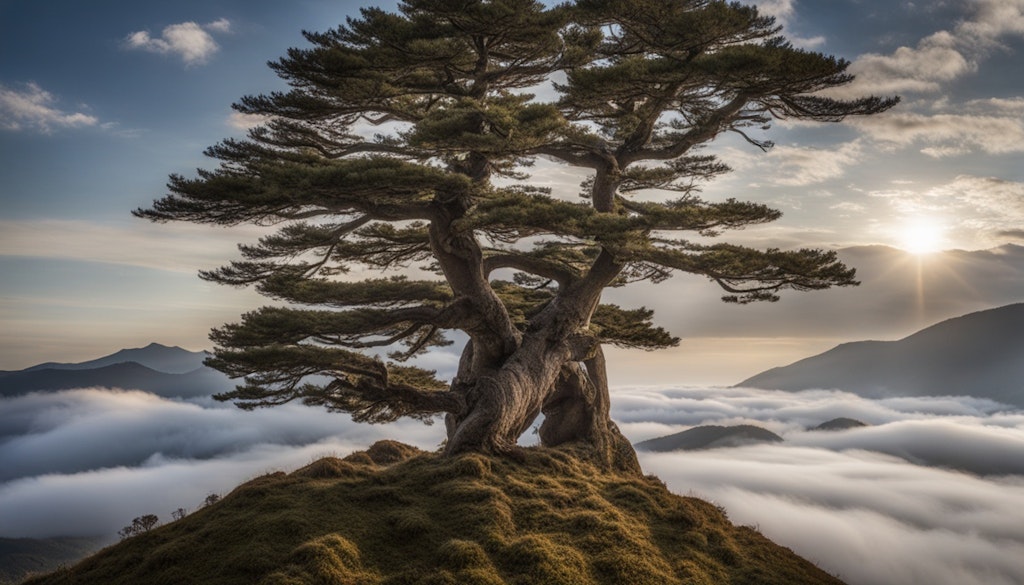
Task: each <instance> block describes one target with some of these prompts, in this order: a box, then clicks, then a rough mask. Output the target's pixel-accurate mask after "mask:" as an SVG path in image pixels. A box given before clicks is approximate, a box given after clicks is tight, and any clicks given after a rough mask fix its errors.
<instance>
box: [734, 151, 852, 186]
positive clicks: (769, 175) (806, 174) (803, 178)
mask: <svg viewBox="0 0 1024 585" xmlns="http://www.w3.org/2000/svg"><path fill="white" fill-rule="evenodd" d="M863 154H864V152H863V148H862V143H861V141H859V140H854V141H852V142H847V143H845V144H841V145H838V146H836V147H835V148H831V149H823V148H812V147H804V146H790V145H777V146H774V147H773V148H772V149H771V150H769V151H768V152H767V153H762V152H752V151H750V150H744V149H740V148H735V147H723V148H722V149H721V151H720V156H721V157H722V160H723V161H724V162H726V163H728V164H729V166H730V167H732V168H733V169H734V170H736V171H738V173H739V174H741V175H742V176H746V177H757V181H758V184H761V183H767V184H772V185H781V186H785V187H806V186H808V185H816V184H819V183H823V182H825V181H828V180H831V179H836V178H839V177H842V176H843V175H845V174H846V171H847V169H848V168H850V167H852V166H854V165H856V164H857V163H858V162H860V161H861V160H862V158H863Z"/></svg>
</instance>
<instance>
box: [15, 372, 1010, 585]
mask: <svg viewBox="0 0 1024 585" xmlns="http://www.w3.org/2000/svg"><path fill="white" fill-rule="evenodd" d="M612 403H613V417H614V418H615V419H616V420H617V421H618V422H619V424H620V427H621V428H622V430H623V432H624V433H625V434H626V435H627V436H628V437H629V438H630V439H631V440H633V441H635V442H636V441H641V440H644V439H649V438H653V437H658V436H663V435H667V434H671V433H674V432H678V431H681V430H685V429H687V428H690V427H692V426H695V425H700V424H719V425H732V424H756V425H759V426H762V427H764V428H767V429H770V430H772V431H774V432H776V433H778V434H780V435H781V436H783V438H784V439H785V441H784V442H783V443H777V444H764V445H751V446H746V447H738V448H730V449H716V450H710V451H695V452H684V453H641V454H640V458H641V462H642V464H643V466H644V469H645V471H646V472H647V473H652V474H655V475H657V476H659V477H660V478H662V479H663V480H664V481H665V482H666V484H668V486H669V487H670V488H671V489H672V490H673V491H675V492H677V493H680V494H684V495H687V494H692V495H697V496H699V497H702V498H704V499H707V500H711V501H714V502H715V503H718V504H720V505H722V506H723V507H724V508H725V509H726V510H727V511H728V513H729V516H730V518H731V519H732V520H733V522H735V523H737V524H744V525H751V526H755V527H757V528H758V529H759V530H760V531H761V532H762V533H764V534H765V535H767V536H768V537H770V538H772V539H773V540H775V541H776V542H778V543H780V544H782V545H784V546H788V547H790V548H792V549H793V550H795V551H796V552H797V553H798V554H801V555H802V556H804V557H806V558H808V559H810V560H811V561H813V562H815V563H817V564H818V565H819V566H821V567H822V568H823V569H825V570H827V571H829V572H832V573H834V574H837V575H839V576H840V577H841V578H842V579H844V580H845V581H847V582H848V583H850V585H872V584H891V583H900V584H917V583H920V584H929V585H931V584H935V585H946V584H948V585H975V584H976V585H1002V584H1007V585H1010V584H1017V583H1024V524H1022V523H1021V522H1020V511H1021V510H1024V412H1021V411H1015V410H1012V409H1010V408H1008V407H1006V406H1004V405H1000V404H998V403H995V402H992V401H988V400H983V399H977V398H971V397H920V398H893V399H886V400H868V399H864V398H860V397H857V396H855V395H852V394H848V393H844V392H839V391H805V392H798V393H789V392H777V391H766V390H754V389H745V388H678V387H676V388H618V389H615V390H613V397H612ZM836 417H849V418H855V419H858V420H861V421H863V422H865V423H868V425H869V426H867V427H862V428H855V429H849V430H845V431H838V432H825V431H808V430H807V429H808V428H811V427H813V426H815V425H818V424H820V423H822V422H825V421H827V420H830V419H832V418H836ZM384 438H391V439H397V440H401V441H404V442H406V443H409V444H413V445H416V446H418V447H421V448H424V449H435V448H437V446H438V444H439V443H440V442H441V440H442V439H443V425H434V426H425V425H422V424H420V423H418V422H414V421H404V422H399V423H394V424H390V425H361V424H354V423H352V422H351V421H350V420H349V419H348V417H347V416H346V415H343V414H332V413H328V412H325V411H323V410H319V409H312V408H306V407H303V406H301V405H286V406H283V407H277V408H274V409H267V410H257V411H252V412H246V411H241V410H238V409H236V408H234V407H232V406H230V405H224V404H220V403H216V402H213V401H212V400H207V399H200V400H193V401H174V400H167V399H163V398H160V397H157V396H153V395H151V394H147V393H143V392H137V391H115V390H107V389H95V388H91V389H80V390H69V391H61V392H52V393H36V394H30V395H27V396H20V397H15V398H6V399H0V537H36V538H43V537H50V536H86V535H110V536H111V538H113V537H114V535H115V534H116V532H117V530H118V529H120V528H121V527H123V526H125V525H127V524H129V523H130V522H131V519H132V518H134V517H136V516H140V515H142V514H150V513H152V514H156V515H158V516H159V517H160V518H161V519H162V520H164V521H166V520H169V519H170V516H171V511H173V510H176V509H177V508H179V507H181V508H186V509H195V508H197V507H198V506H200V505H201V503H202V502H203V500H204V499H205V497H206V496H207V495H209V494H211V493H216V494H224V493H226V492H228V491H230V490H231V489H232V488H233V487H234V486H235V485H237V484H239V483H241V482H243V481H246V480H248V479H251V478H253V477H256V476H259V475H262V474H264V473H268V472H272V471H277V470H284V471H291V470H293V469H295V468H297V467H300V466H302V465H305V464H307V463H309V462H311V461H313V460H315V459H317V458H319V457H322V456H324V455H345V454H347V453H349V452H351V451H353V450H356V449H361V448H365V447H367V446H368V445H370V444H372V443H373V442H374V441H377V440H379V439H384ZM530 439H531V437H530V436H529V435H528V436H527V437H526V438H525V440H526V441H529V440H530Z"/></svg>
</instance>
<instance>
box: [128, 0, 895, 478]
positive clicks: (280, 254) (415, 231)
mask: <svg viewBox="0 0 1024 585" xmlns="http://www.w3.org/2000/svg"><path fill="white" fill-rule="evenodd" d="M779 32H780V29H779V27H778V26H777V25H776V23H775V22H774V20H773V19H772V18H769V17H764V16H761V15H759V14H758V12H757V11H756V9H754V8H752V7H747V6H742V5H740V4H737V3H728V2H721V1H715V0H578V1H577V2H576V3H575V4H566V5H560V6H557V7H553V8H549V7H546V6H545V5H543V4H541V3H540V2H536V1H534V0H403V2H402V3H401V5H400V11H399V12H398V13H389V12H386V11H383V10H380V9H376V8H365V9H363V10H362V11H361V16H360V17H359V18H352V19H349V20H348V21H347V23H346V24H345V25H343V26H340V27H338V28H335V29H333V30H330V31H328V32H324V33H310V32H307V33H304V34H305V37H306V39H307V40H308V41H309V43H310V47H308V48H301V49H291V50H289V52H288V54H287V56H286V57H284V58H282V59H280V60H279V61H277V62H274V63H271V65H270V66H271V68H272V69H273V70H274V71H275V72H276V73H277V74H278V75H279V76H280V77H281V78H283V79H284V80H285V81H287V83H288V84H289V86H290V90H288V91H284V92H274V93H270V94H269V95H259V96H248V97H244V98H242V99H241V101H240V102H239V103H237V104H235V108H236V109H237V110H238V111H239V112H242V113H245V114H254V115H259V116H263V117H265V119H266V120H267V121H266V123H265V124H263V125H262V126H260V127H258V128H256V129H254V130H252V131H250V133H249V135H248V137H247V138H246V139H244V140H235V139H228V140H225V141H223V142H221V143H219V144H217V145H216V146H213V147H211V148H209V149H208V150H207V154H208V155H209V156H211V157H213V158H214V159H217V160H219V161H220V164H219V166H218V167H217V168H216V169H214V170H200V171H198V176H197V177H195V178H186V177H183V176H172V177H171V179H170V183H169V190H170V193H169V194H168V195H167V196H166V197H164V198H162V199H159V200H157V201H156V202H155V203H154V205H153V207H152V208H151V209H145V210H141V209H140V210H136V212H135V214H136V215H138V216H140V217H144V218H148V219H151V220H155V221H167V220H183V221H191V222H199V223H210V224H224V225H235V224H242V223H256V224H279V225H280V228H279V230H278V231H277V232H276V233H275V234H273V235H270V236H267V237H264V238H262V239H261V240H260V241H259V242H258V243H257V244H255V245H247V246H242V247H241V252H242V256H243V259H241V260H238V261H234V262H232V263H231V264H230V265H228V266H226V267H223V268H221V269H218V270H214V271H210V272H204V273H201V276H202V277H203V278H205V279H208V280H211V281H214V282H218V283H222V284H228V285H235V286H255V287H256V289H257V290H258V291H259V292H260V293H262V294H263V295H266V296H268V297H270V298H273V299H277V300H279V301H282V302H283V304H282V305H280V306H269V307H264V308H261V309H259V310H257V311H254V312H251V313H248V314H246V315H244V316H243V317H242V320H241V322H240V323H234V324H228V325H225V326H223V327H221V328H219V329H216V330H214V332H213V334H212V336H211V337H212V339H213V340H214V342H215V343H216V351H215V357H214V358H212V359H211V360H210V362H209V363H210V365H212V366H213V367H215V368H217V369H219V370H221V371H223V372H226V373H227V374H229V375H231V376H234V377H244V380H245V382H244V384H242V385H240V386H238V387H237V389H236V390H234V391H233V392H229V393H226V394H223V395H220V396H218V398H220V399H223V400H234V401H236V402H237V404H238V405H239V406H241V407H243V408H255V407H263V406H272V405H277V404H283V403H285V402H289V401H292V400H301V401H303V402H305V403H307V404H312V405H323V406H325V407H327V408H328V409H331V410H337V411H344V412H347V413H350V414H351V415H352V417H353V419H354V420H356V421H366V422H385V421H392V420H395V419H397V418H399V417H406V416H408V417H416V418H421V419H424V420H430V419H432V418H433V417H436V416H437V415H441V414H443V415H445V421H446V427H447V440H446V447H445V449H446V452H447V453H449V454H457V453H462V452H466V451H483V452H490V453H510V452H513V451H514V449H515V444H516V441H517V439H518V437H519V436H520V435H521V434H522V433H523V432H525V431H526V430H527V429H528V428H530V426H531V424H532V423H533V422H534V421H535V419H536V418H537V417H538V415H539V414H541V413H543V414H544V422H543V424H542V425H541V427H540V429H539V435H540V440H541V442H542V443H543V444H545V445H550V446H556V445H574V446H576V447H577V448H578V451H579V453H581V455H582V456H587V457H589V458H591V459H592V460H594V461H596V462H598V463H599V464H601V465H604V466H606V467H607V468H612V469H618V470H620V471H626V472H639V466H638V464H637V462H636V457H635V454H634V453H633V450H632V448H631V446H630V445H629V443H628V441H626V439H625V438H624V437H623V436H622V435H621V434H620V433H619V431H618V429H617V428H616V426H615V424H614V423H613V422H612V421H611V419H610V418H609V395H608V382H607V376H606V366H605V360H604V356H603V353H602V346H603V345H607V344H612V345H616V346H621V347H628V348H642V349H657V348H664V347H669V346H672V345H674V344H676V343H677V342H678V339H677V338H675V337H673V336H672V335H671V334H669V333H668V332H666V331H665V330H663V329H661V328H660V327H657V326H655V325H653V323H652V317H653V315H652V312H651V311H649V310H646V309H643V308H640V309H624V308H621V307H618V306H615V305H610V304H601V303H600V298H601V294H602V291H603V290H604V289H605V288H606V287H613V286H623V285H626V284H628V283H630V282H635V281H642V280H650V281H655V282H657V281H661V280H663V279H665V278H667V277H668V276H670V275H671V274H672V273H674V272H686V273H692V274H697V275H703V276H705V277H707V278H708V279H710V280H711V281H713V282H714V283H717V284H718V285H719V286H721V287H722V288H723V289H724V290H725V292H726V296H725V297H724V299H725V300H727V301H731V302H739V303H747V302H752V301H772V300H775V299H777V298H778V296H777V295H778V293H779V292H780V291H782V290H783V289H794V290H817V289H825V288H829V287H832V286H845V285H852V284H856V282H855V280H854V271H853V270H851V269H849V268H847V267H846V266H844V265H843V264H841V263H840V262H839V261H837V259H836V256H835V254H834V253H832V252H827V251H821V250H809V249H802V250H794V251H782V250H776V249H769V250H757V249H752V248H748V247H743V246H738V245H733V244H729V243H710V244H708V243H697V242H694V241H692V240H691V239H686V238H687V237H690V238H693V237H694V234H696V235H699V236H701V238H700V239H701V241H702V242H708V241H715V240H713V239H711V238H714V237H717V236H719V235H721V234H722V233H723V232H725V231H727V230H734V229H741V228H743V227H745V226H751V225H756V224H763V223H766V222H771V221H773V220H775V219H777V218H778V217H779V215H780V214H779V212H777V211H776V210H773V209H771V208H769V207H767V206H764V205H761V204H758V203H751V202H743V201H737V200H734V199H728V200H725V201H706V200H703V199H701V197H700V196H699V195H700V193H699V187H700V185H701V183H702V182H704V181H707V180H710V179H712V178H714V177H715V176H717V175H720V174H722V173H724V172H727V171H728V168H727V167H726V166H725V165H724V164H722V163H721V162H719V161H718V160H716V158H715V157H714V156H710V155H707V154H700V153H699V151H698V149H699V147H701V146H702V145H705V144H707V143H708V142H710V141H712V140H713V139H715V137H717V136H719V135H720V134H722V133H723V132H729V131H732V132H738V133H740V134H741V135H742V136H743V137H744V138H746V139H747V140H748V141H749V142H751V143H752V144H754V145H755V146H756V147H759V148H762V149H767V148H770V146H771V145H770V143H767V142H761V141H758V140H757V139H755V138H753V137H751V135H750V133H749V132H748V129H750V128H767V127H768V126H769V124H770V122H771V121H772V120H773V119H787V118H789V119H803V120H815V121H822V122H834V121H839V120H842V119H844V118H845V117H846V116H849V115H869V114H874V113H877V112H881V111H884V110H886V109H888V108H890V107H891V106H893V105H894V104H895V103H896V101H897V99H896V98H878V97H865V98H862V99H856V100H846V101H843V100H836V99H830V98H827V97H822V96H821V95H820V92H821V90H825V89H827V88H831V87H835V86H839V85H843V84H846V83H848V82H849V81H851V79H852V77H851V76H850V75H848V74H847V73H846V72H845V71H846V68H847V65H848V63H847V62H845V61H843V60H840V59H836V58H833V57H830V56H826V55H822V54H819V53H815V52H809V51H805V50H801V49H797V48H794V47H793V46H792V45H791V44H789V43H788V42H787V41H786V40H785V39H783V38H782V37H781V36H780V35H779ZM538 92H546V93H551V92H555V93H557V99H556V100H554V101H544V100H541V99H538V98H537V97H536V95H535V93H538ZM375 127H376V128H380V129H381V130H380V133H379V134H373V132H374V128H375ZM538 157H544V158H546V159H548V160H554V161H558V162H560V163H562V164H564V165H566V166H568V167H573V168H579V169H585V170H586V171H587V173H588V175H589V178H588V179H587V180H586V181H584V183H583V185H582V187H583V192H582V194H581V195H582V197H579V196H578V195H579V194H577V193H568V194H567V193H555V192H552V191H551V189H549V188H545V187H544V186H537V185H531V184H530V182H529V179H530V177H529V175H528V173H527V171H528V170H529V168H530V165H531V164H532V163H533V162H534V161H535V160H536V159H537V158H538ZM665 192H674V193H675V195H673V198H672V199H670V200H668V201H665V200H664V197H657V196H652V195H651V194H652V193H656V194H657V193H661V194H663V193H665ZM356 269H358V270H364V271H365V270H367V269H370V270H373V271H379V272H380V273H382V274H381V277H380V278H369V279H362V280H357V279H355V278H353V277H348V276H346V274H347V273H349V272H350V271H352V270H356ZM385 271H387V272H391V273H392V274H394V271H401V272H400V273H401V274H404V275H405V276H393V275H392V276H387V275H386V274H383V273H384V272H385ZM499 275H505V276H504V277H503V279H500V278H499ZM452 331H461V332H463V333H464V334H465V336H466V337H467V338H468V342H467V343H466V345H465V347H464V349H463V351H462V356H461V359H460V362H459V366H458V372H457V375H456V376H455V377H454V379H453V380H451V381H449V382H445V381H441V380H438V379H437V378H436V377H435V375H434V372H431V371H426V370H424V369H421V368H417V367H414V366H410V365H403V362H406V361H407V360H409V359H410V358H412V357H413V356H417V355H420V354H422V353H424V352H428V351H430V350H431V349H433V348H437V347H441V346H445V345H448V344H450V343H451V341H450V340H449V337H448V335H449V334H450V332H452ZM382 349H384V350H390V353H388V354H387V355H388V360H387V361H385V360H384V359H382V358H380V357H376V354H375V353H374V351H381V350H382Z"/></svg>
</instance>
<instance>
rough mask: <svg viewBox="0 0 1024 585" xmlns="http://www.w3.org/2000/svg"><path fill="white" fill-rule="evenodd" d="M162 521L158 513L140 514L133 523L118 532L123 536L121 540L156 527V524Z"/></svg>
mask: <svg viewBox="0 0 1024 585" xmlns="http://www.w3.org/2000/svg"><path fill="white" fill-rule="evenodd" d="M159 523H160V518H158V517H157V516H156V514H146V515H144V516H138V517H136V518H135V519H133V520H132V523H131V524H129V525H128V526H125V527H124V528H122V529H121V530H119V531H118V532H117V535H118V536H120V537H121V540H124V539H126V538H131V537H133V536H138V535H140V534H142V533H143V532H149V531H150V530H152V529H154V528H156V525H157V524H159Z"/></svg>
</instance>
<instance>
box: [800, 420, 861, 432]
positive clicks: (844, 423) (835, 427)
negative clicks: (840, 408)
mask: <svg viewBox="0 0 1024 585" xmlns="http://www.w3.org/2000/svg"><path fill="white" fill-rule="evenodd" d="M866 426H868V425H867V424H866V423H863V422H861V421H859V420H857V419H855V418H846V417H839V418H834V419H832V420H828V421H825V422H823V423H821V424H820V425H818V426H816V427H814V428H812V429H810V430H812V431H845V430H846V429H858V428H860V427H866Z"/></svg>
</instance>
